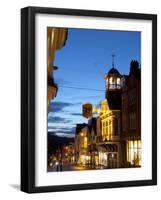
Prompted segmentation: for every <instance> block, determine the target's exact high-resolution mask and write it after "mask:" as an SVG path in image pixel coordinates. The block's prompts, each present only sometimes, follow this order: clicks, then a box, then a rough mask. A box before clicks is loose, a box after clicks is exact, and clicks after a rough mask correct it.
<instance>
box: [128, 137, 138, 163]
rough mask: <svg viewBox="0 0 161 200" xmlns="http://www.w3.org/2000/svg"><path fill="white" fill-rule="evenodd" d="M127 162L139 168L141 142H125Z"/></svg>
mask: <svg viewBox="0 0 161 200" xmlns="http://www.w3.org/2000/svg"><path fill="white" fill-rule="evenodd" d="M127 162H129V163H130V164H131V165H134V166H141V140H130V141H127Z"/></svg>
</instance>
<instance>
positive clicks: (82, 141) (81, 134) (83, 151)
mask: <svg viewBox="0 0 161 200" xmlns="http://www.w3.org/2000/svg"><path fill="white" fill-rule="evenodd" d="M88 132H89V128H88V124H85V123H84V124H77V125H76V133H75V142H74V149H75V162H76V163H77V164H83V165H85V164H87V163H88V162H89V159H88V134H89V133H88Z"/></svg>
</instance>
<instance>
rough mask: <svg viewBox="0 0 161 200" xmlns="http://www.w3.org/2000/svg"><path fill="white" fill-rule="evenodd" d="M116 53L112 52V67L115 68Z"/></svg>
mask: <svg viewBox="0 0 161 200" xmlns="http://www.w3.org/2000/svg"><path fill="white" fill-rule="evenodd" d="M115 57H116V56H115V54H112V68H115V65H114V59H115Z"/></svg>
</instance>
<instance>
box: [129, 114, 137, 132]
mask: <svg viewBox="0 0 161 200" xmlns="http://www.w3.org/2000/svg"><path fill="white" fill-rule="evenodd" d="M130 129H136V113H135V112H131V113H130Z"/></svg>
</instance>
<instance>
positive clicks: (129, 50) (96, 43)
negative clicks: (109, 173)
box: [48, 28, 141, 137]
mask: <svg viewBox="0 0 161 200" xmlns="http://www.w3.org/2000/svg"><path fill="white" fill-rule="evenodd" d="M112 54H115V55H116V58H115V67H116V68H117V69H118V70H119V72H120V73H121V74H128V73H129V67H130V62H131V60H138V61H139V62H141V33H140V32H129V31H110V30H109V31H108V30H91V29H89V30H88V29H71V28H70V29H68V37H67V41H66V45H65V47H63V48H62V49H60V50H58V51H56V54H55V61H54V65H56V66H58V70H57V71H55V72H54V79H55V82H56V83H57V84H58V88H59V89H58V94H57V97H56V98H55V99H54V100H53V101H52V102H51V107H50V111H49V114H48V132H54V133H56V134H57V135H59V136H67V137H73V136H74V133H75V126H76V124H77V123H83V122H87V119H86V118H84V117H82V116H81V113H82V104H83V103H84V102H91V103H92V104H93V105H94V106H96V105H98V104H99V103H100V101H101V100H103V99H104V98H105V80H104V78H103V77H104V74H105V73H107V72H108V71H109V70H110V68H111V67H112ZM62 86H68V87H70V86H72V87H77V88H80V87H81V88H87V89H88V88H89V89H98V90H100V91H95V90H81V89H73V88H65V87H62Z"/></svg>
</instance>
